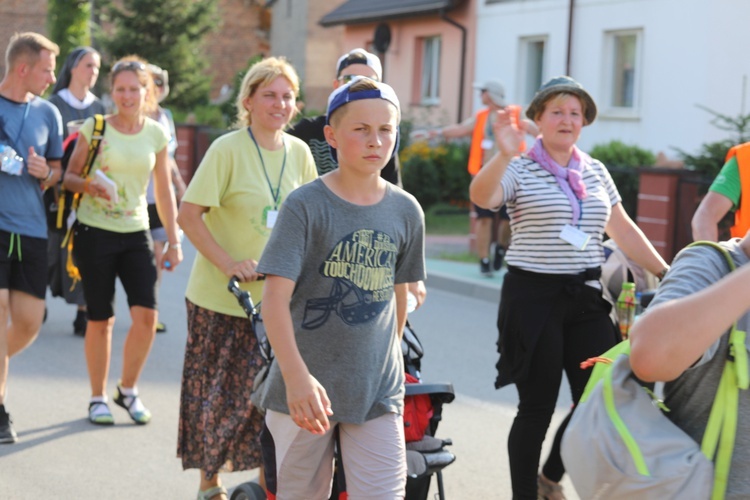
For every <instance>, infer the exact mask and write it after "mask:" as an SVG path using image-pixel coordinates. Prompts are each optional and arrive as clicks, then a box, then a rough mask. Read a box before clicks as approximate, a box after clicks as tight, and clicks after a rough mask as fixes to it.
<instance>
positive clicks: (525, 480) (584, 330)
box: [508, 285, 617, 499]
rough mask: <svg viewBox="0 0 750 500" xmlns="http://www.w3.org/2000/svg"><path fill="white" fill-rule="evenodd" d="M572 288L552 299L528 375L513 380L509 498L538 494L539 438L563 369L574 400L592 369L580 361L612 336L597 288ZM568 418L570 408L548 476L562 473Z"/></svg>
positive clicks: (599, 350) (552, 407)
mask: <svg viewBox="0 0 750 500" xmlns="http://www.w3.org/2000/svg"><path fill="white" fill-rule="evenodd" d="M576 288H577V293H573V294H563V295H561V296H560V297H558V300H556V301H555V303H554V305H553V306H552V310H551V314H550V316H549V319H548V321H547V323H546V324H545V326H544V328H543V329H542V332H541V335H540V337H539V341H538V342H537V344H536V349H535V350H534V353H533V354H532V355H531V356H532V357H531V365H530V370H529V374H528V378H526V380H524V381H523V382H517V383H516V388H517V389H518V397H519V403H518V413H517V414H516V418H515V420H514V421H513V427H512V428H511V430H510V435H509V436H508V455H509V458H510V474H511V481H512V484H513V498H514V499H536V498H537V474H538V469H539V459H540V455H541V451H542V442H543V441H544V438H545V435H546V433H547V429H548V427H549V424H550V420H551V419H552V414H553V413H554V411H555V405H556V403H557V396H558V392H559V388H560V382H561V380H562V372H563V370H565V374H566V376H567V378H568V381H569V383H570V390H571V394H572V399H573V401H574V402H577V401H578V400H579V399H580V397H581V394H582V393H583V390H584V388H585V386H586V382H587V381H588V378H589V375H590V374H591V370H582V369H581V368H580V363H581V362H582V361H584V360H586V359H588V358H591V357H594V356H598V355H600V354H602V353H603V352H605V351H606V350H607V349H609V348H610V347H612V346H613V345H614V343H615V341H616V340H617V332H615V330H614V325H613V324H612V321H611V320H610V318H609V310H610V306H609V303H608V302H606V301H605V300H604V299H603V298H602V295H601V292H600V291H599V290H597V289H595V288H593V287H590V286H586V285H583V286H579V287H576ZM572 411H573V408H571V413H572ZM569 420H570V413H569V414H568V416H567V417H566V418H565V421H564V422H563V423H562V425H561V426H560V428H559V429H558V431H557V434H556V435H555V440H554V442H553V446H552V450H551V452H550V456H549V458H548V459H547V463H546V464H545V465H544V468H543V472H544V475H545V476H546V477H548V478H549V479H551V480H552V481H560V479H561V478H562V476H563V474H564V473H565V468H564V466H563V463H562V459H561V458H560V440H561V439H562V434H563V432H564V431H565V427H566V426H567V423H568V421H569Z"/></svg>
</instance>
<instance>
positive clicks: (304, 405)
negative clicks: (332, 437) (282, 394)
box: [286, 374, 333, 434]
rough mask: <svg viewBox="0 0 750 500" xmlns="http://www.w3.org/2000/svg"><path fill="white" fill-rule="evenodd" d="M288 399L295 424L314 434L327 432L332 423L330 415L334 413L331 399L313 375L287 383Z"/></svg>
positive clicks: (290, 413)
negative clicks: (329, 419)
mask: <svg viewBox="0 0 750 500" xmlns="http://www.w3.org/2000/svg"><path fill="white" fill-rule="evenodd" d="M286 401H287V405H288V406H289V416H290V417H292V420H293V421H294V423H295V424H297V425H298V426H300V427H301V428H302V429H305V430H307V431H309V432H311V433H313V434H325V433H326V432H327V431H328V430H329V429H330V428H331V424H330V422H329V421H328V417H330V416H331V415H333V411H332V410H331V400H329V399H328V395H327V394H326V390H325V389H324V388H323V386H322V385H320V383H319V382H318V381H317V380H316V379H315V377H313V376H312V375H309V374H308V375H306V377H304V378H301V379H300V380H299V381H292V380H290V381H289V382H288V383H287V384H286Z"/></svg>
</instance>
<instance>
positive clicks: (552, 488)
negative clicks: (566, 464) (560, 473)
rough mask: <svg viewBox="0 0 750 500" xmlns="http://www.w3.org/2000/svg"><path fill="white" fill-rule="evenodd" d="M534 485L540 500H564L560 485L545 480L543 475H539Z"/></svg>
mask: <svg viewBox="0 0 750 500" xmlns="http://www.w3.org/2000/svg"><path fill="white" fill-rule="evenodd" d="M536 484H537V491H536V494H537V498H539V499H540V500H565V495H564V494H563V488H562V485H561V484H560V483H556V482H554V481H552V480H551V479H547V478H546V477H545V476H544V474H539V476H538V477H537V480H536Z"/></svg>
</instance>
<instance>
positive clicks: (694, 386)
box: [630, 232, 750, 499]
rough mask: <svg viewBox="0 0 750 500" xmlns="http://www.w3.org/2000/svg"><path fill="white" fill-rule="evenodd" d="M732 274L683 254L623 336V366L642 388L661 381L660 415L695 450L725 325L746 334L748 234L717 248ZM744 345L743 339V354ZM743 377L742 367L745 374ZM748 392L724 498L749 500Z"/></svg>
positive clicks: (710, 254) (718, 260)
mask: <svg viewBox="0 0 750 500" xmlns="http://www.w3.org/2000/svg"><path fill="white" fill-rule="evenodd" d="M720 245H722V246H723V247H724V248H725V249H726V250H728V251H729V254H730V255H731V257H732V259H733V261H734V263H735V266H736V268H737V269H736V270H735V271H733V272H731V273H730V271H729V267H728V265H727V262H726V260H725V258H724V257H723V256H722V254H721V253H720V252H717V251H716V250H715V249H713V248H710V247H707V246H698V247H690V248H686V249H684V250H682V251H681V252H680V253H679V254H678V255H677V257H675V259H674V262H673V263H672V268H671V269H670V271H669V272H668V273H667V275H666V277H665V279H664V281H663V282H662V283H661V285H660V286H659V288H658V289H657V292H656V296H655V297H654V300H653V301H652V303H651V305H650V306H649V308H648V310H647V312H646V313H645V314H644V315H642V316H641V317H640V319H639V320H638V321H637V322H636V323H635V324H634V325H633V328H632V329H631V331H630V342H631V353H630V363H631V367H632V369H633V372H634V373H635V375H636V376H637V377H638V378H639V379H641V380H642V381H644V382H654V381H665V382H666V384H665V386H664V403H665V405H666V406H667V408H669V409H670V411H669V412H668V413H666V415H667V416H668V417H669V418H670V419H671V420H672V421H673V422H674V423H675V424H676V425H677V426H678V427H680V428H681V429H682V430H684V431H685V432H686V433H687V434H689V435H690V436H691V437H692V438H693V439H695V441H696V442H698V443H700V442H701V440H702V438H703V434H704V431H705V429H706V425H707V422H708V416H709V413H710V410H711V406H712V404H713V401H714V396H715V393H716V390H717V387H718V385H719V378H720V376H721V373H722V371H723V369H724V364H725V360H726V359H727V356H728V348H727V342H728V336H729V329H730V327H731V326H732V324H733V323H734V322H735V321H736V322H737V329H739V330H742V331H745V332H747V331H748V329H750V265H746V264H748V262H750V232H748V233H747V234H745V236H744V237H743V238H741V239H740V238H733V239H731V240H729V241H725V242H721V243H720ZM747 343H748V339H747V337H746V338H745V346H746V348H747ZM745 369H747V367H745ZM748 415H750V392H749V391H739V410H738V412H737V431H736V440H735V443H734V451H733V454H732V460H731V466H730V469H729V478H728V481H727V487H726V496H725V498H727V499H731V498H750V475H748V474H747V472H748V467H750V438H749V437H750V418H748Z"/></svg>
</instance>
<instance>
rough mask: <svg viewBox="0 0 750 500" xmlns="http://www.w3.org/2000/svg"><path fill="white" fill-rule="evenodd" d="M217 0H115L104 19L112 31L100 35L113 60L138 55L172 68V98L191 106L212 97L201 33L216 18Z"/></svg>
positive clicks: (104, 12)
mask: <svg viewBox="0 0 750 500" xmlns="http://www.w3.org/2000/svg"><path fill="white" fill-rule="evenodd" d="M215 4H216V2H215V1H213V0H159V1H154V0H122V2H118V5H115V4H114V3H112V2H111V0H107V3H106V4H103V5H102V7H101V14H102V15H101V20H102V21H109V22H111V23H112V24H113V25H114V32H113V33H112V34H111V35H110V36H108V37H104V36H103V37H101V38H100V42H101V45H102V48H103V49H104V50H105V52H106V53H107V54H109V55H110V56H111V57H112V58H113V59H117V58H120V57H123V56H126V55H129V54H137V55H139V56H141V57H143V58H145V59H146V60H148V61H149V62H150V63H153V64H156V65H157V66H160V67H162V68H164V69H166V70H167V71H169V86H170V89H171V90H170V94H169V103H170V104H171V105H172V106H175V107H177V108H180V109H190V108H192V107H194V106H197V105H200V104H205V103H207V102H208V91H209V87H210V85H211V78H210V76H209V75H208V74H207V72H206V69H207V67H208V63H207V61H206V57H205V55H204V53H203V50H202V48H203V47H202V45H203V38H204V36H205V35H206V34H207V33H208V32H210V31H211V30H212V29H213V27H214V26H215V25H216V24H217V23H218V20H217V17H216V7H215Z"/></svg>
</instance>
